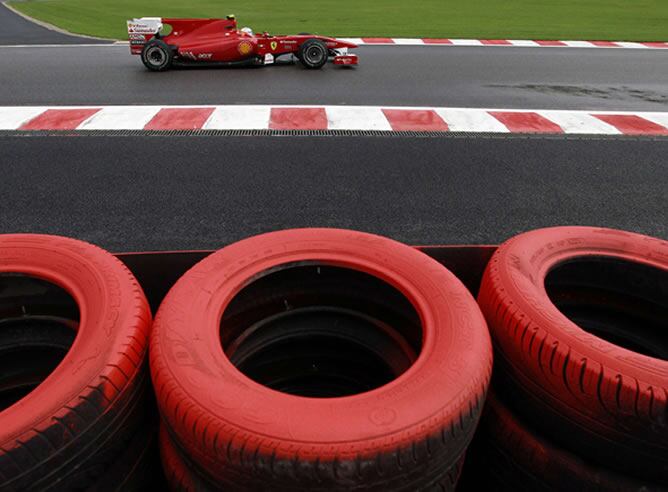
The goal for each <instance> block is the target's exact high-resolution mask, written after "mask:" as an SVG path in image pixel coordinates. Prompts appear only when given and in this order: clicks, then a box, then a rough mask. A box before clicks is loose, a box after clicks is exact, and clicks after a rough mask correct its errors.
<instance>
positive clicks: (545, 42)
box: [536, 39, 568, 46]
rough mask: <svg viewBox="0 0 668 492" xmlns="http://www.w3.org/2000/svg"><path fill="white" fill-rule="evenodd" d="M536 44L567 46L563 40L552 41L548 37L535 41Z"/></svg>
mask: <svg viewBox="0 0 668 492" xmlns="http://www.w3.org/2000/svg"><path fill="white" fill-rule="evenodd" d="M536 44H538V45H539V46H568V45H567V44H566V43H564V42H563V41H554V40H549V39H546V40H541V41H536Z"/></svg>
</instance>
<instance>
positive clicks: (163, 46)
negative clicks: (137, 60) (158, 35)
mask: <svg viewBox="0 0 668 492" xmlns="http://www.w3.org/2000/svg"><path fill="white" fill-rule="evenodd" d="M173 60H174V53H172V50H171V49H170V47H169V46H167V43H165V42H164V41H161V40H159V39H153V40H151V41H149V42H148V43H146V45H145V46H144V49H143V50H142V52H141V61H142V62H143V63H144V66H145V67H146V68H148V69H149V70H151V71H153V72H162V71H164V70H167V69H168V68H169V67H171V66H172V61H173Z"/></svg>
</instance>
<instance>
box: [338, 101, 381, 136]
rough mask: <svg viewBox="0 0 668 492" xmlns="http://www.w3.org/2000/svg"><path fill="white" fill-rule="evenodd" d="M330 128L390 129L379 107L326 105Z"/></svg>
mask: <svg viewBox="0 0 668 492" xmlns="http://www.w3.org/2000/svg"><path fill="white" fill-rule="evenodd" d="M326 111H327V122H328V124H329V125H328V129H330V130H385V131H389V130H392V127H391V126H390V123H389V122H388V121H387V118H386V117H385V115H384V114H383V111H382V110H381V108H374V107H348V106H328V107H327V108H326Z"/></svg>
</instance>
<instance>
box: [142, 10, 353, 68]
mask: <svg viewBox="0 0 668 492" xmlns="http://www.w3.org/2000/svg"><path fill="white" fill-rule="evenodd" d="M162 22H163V24H166V25H169V26H171V28H172V30H171V32H170V33H169V34H168V35H166V36H161V39H162V40H163V41H164V42H165V43H167V44H168V45H170V46H172V47H174V49H175V60H176V61H182V62H188V61H189V62H193V61H200V62H218V63H235V62H243V61H253V60H257V61H260V62H261V61H262V60H264V59H265V55H272V56H273V57H274V58H276V57H278V56H281V55H285V54H297V53H298V51H299V48H300V46H301V45H302V43H303V42H304V41H306V40H307V39H314V38H315V39H320V40H322V41H324V42H325V43H326V44H327V47H328V48H329V49H330V50H332V54H333V55H335V58H334V62H335V63H336V64H337V65H342V64H343V65H354V64H356V63H357V57H356V55H348V54H341V55H340V57H339V56H338V53H336V52H334V51H333V50H340V49H343V48H355V47H357V45H355V44H353V43H349V42H346V41H341V40H338V39H335V38H330V37H326V36H314V35H293V36H273V35H270V34H269V33H264V34H260V35H255V34H249V33H246V32H243V31H241V30H239V29H237V21H236V20H235V19H162ZM129 36H130V50H131V52H132V54H133V55H139V54H141V52H142V48H143V46H144V44H146V43H147V42H148V41H150V40H151V39H152V38H153V37H155V34H135V33H133V32H132V31H130V32H129Z"/></svg>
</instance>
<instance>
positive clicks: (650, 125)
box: [592, 114, 668, 135]
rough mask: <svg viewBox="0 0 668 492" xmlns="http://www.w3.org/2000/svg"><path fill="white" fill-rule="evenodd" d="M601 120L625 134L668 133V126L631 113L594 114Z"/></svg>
mask: <svg viewBox="0 0 668 492" xmlns="http://www.w3.org/2000/svg"><path fill="white" fill-rule="evenodd" d="M592 116H595V117H596V118H598V119H599V120H601V121H604V122H605V123H607V124H609V125H612V126H614V127H615V128H617V130H619V131H620V132H622V133H623V134H625V135H668V128H665V127H663V126H661V125H658V124H656V123H654V122H653V121H649V120H646V119H645V118H641V117H640V116H635V115H630V114H594V115H592Z"/></svg>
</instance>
